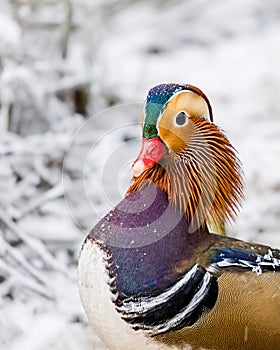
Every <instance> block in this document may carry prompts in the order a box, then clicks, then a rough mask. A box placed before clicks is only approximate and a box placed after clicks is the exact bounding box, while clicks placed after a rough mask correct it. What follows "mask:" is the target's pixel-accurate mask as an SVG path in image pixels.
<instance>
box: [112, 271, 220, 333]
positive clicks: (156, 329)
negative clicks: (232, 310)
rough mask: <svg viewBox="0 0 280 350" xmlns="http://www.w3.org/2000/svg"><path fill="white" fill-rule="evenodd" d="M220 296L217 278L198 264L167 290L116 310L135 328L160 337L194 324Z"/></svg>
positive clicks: (132, 299)
mask: <svg viewBox="0 0 280 350" xmlns="http://www.w3.org/2000/svg"><path fill="white" fill-rule="evenodd" d="M217 293H218V286H217V281H216V278H215V277H214V276H212V275H211V274H210V273H209V272H207V271H206V270H205V269H204V268H203V267H201V266H199V265H197V264H196V265H194V266H193V267H192V268H191V269H190V270H189V271H188V272H187V273H186V274H185V275H184V276H183V277H182V278H181V279H180V280H179V281H177V282H176V283H175V284H174V285H173V286H172V287H170V288H169V289H167V290H166V291H163V292H162V293H159V294H157V295H149V296H144V295H137V296H133V297H130V298H127V299H125V300H123V301H122V303H121V305H117V304H116V309H117V310H118V311H119V312H120V313H121V315H122V318H123V319H124V320H125V321H126V322H128V323H130V324H131V325H132V327H133V329H135V330H138V329H141V330H143V331H145V332H146V333H148V334H150V335H157V334H161V333H165V332H167V331H169V330H175V329H180V328H182V327H184V326H186V325H187V326H191V325H192V324H194V323H195V322H196V321H197V319H198V318H199V317H200V315H201V314H202V313H203V312H205V311H206V310H207V309H210V308H212V307H213V306H214V304H215V302H216V299H217Z"/></svg>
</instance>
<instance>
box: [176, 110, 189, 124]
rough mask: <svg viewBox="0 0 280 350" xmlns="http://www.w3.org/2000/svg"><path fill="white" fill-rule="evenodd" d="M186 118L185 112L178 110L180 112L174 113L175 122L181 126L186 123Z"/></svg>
mask: <svg viewBox="0 0 280 350" xmlns="http://www.w3.org/2000/svg"><path fill="white" fill-rule="evenodd" d="M187 118H188V117H187V115H186V113H185V112H180V113H178V114H177V115H176V118H175V122H176V124H177V125H180V126H182V125H185V124H186V122H187Z"/></svg>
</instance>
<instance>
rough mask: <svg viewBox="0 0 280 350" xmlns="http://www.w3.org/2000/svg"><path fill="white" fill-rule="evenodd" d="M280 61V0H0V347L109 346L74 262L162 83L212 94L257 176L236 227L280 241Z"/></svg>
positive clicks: (118, 185) (121, 177)
mask: <svg viewBox="0 0 280 350" xmlns="http://www.w3.org/2000/svg"><path fill="white" fill-rule="evenodd" d="M279 62H280V2H279V1H278V0H266V1H263V0H247V1H246V2H244V1H241V0H228V1H224V0H214V1H211V2H209V1H207V0H197V1H193V0H185V1H184V0H150V1H144V0H123V1H120V0H92V1H90V0H60V1H54V0H40V1H39V0H0V308H1V313H0V349H5V350H18V349H22V350H45V349H55V350H74V349H75V350H76V349H80V350H89V349H97V350H98V349H100V350H101V349H104V347H103V346H102V344H101V343H100V342H99V340H98V338H97V337H96V336H95V334H94V333H93V331H92V330H91V329H89V327H88V325H87V321H86V318H85V315H84V313H83V310H82V307H81V303H80V300H79V294H78V288H77V280H76V267H77V259H78V254H79V249H80V247H81V244H82V242H83V239H84V237H85V235H86V232H88V230H89V229H90V227H91V226H93V225H94V224H95V223H96V221H97V220H98V218H99V217H101V216H102V215H103V214H104V213H105V212H106V211H107V210H108V209H109V208H110V207H112V205H114V204H116V203H117V202H118V201H119V200H120V198H121V197H122V196H123V195H124V193H125V190H126V189H127V187H128V186H129V182H130V176H131V174H130V164H131V162H132V161H133V159H134V158H135V157H136V155H137V152H138V148H139V141H140V135H141V134H140V126H139V122H140V119H141V104H140V103H139V102H142V101H143V100H144V98H145V94H146V92H147V90H148V89H149V88H150V87H152V86H154V85H156V84H159V83H167V82H179V83H190V84H193V85H197V86H198V87H200V88H201V89H202V90H203V91H204V92H205V93H206V95H207V96H208V97H209V99H210V101H211V102H212V106H213V110H214V119H215V122H216V123H217V124H218V125H219V126H220V127H221V128H222V129H223V130H225V131H226V133H227V135H228V137H229V139H230V140H231V141H232V143H233V145H234V146H235V148H236V149H237V150H238V152H239V155H240V158H241V160H242V163H243V168H244V173H245V177H246V189H245V196H246V197H245V202H244V205H243V208H242V210H241V213H240V215H239V217H238V219H237V220H236V222H235V223H233V224H231V225H230V226H229V227H228V231H229V234H231V235H233V236H235V237H238V238H241V239H245V240H251V241H255V242H260V243H266V244H270V245H272V246H275V247H277V246H278V247H279V248H280V225H279V221H280V166H279V161H280V102H279V101H280V73H279V71H280V63H279Z"/></svg>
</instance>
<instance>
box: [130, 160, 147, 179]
mask: <svg viewBox="0 0 280 350" xmlns="http://www.w3.org/2000/svg"><path fill="white" fill-rule="evenodd" d="M144 170H145V163H144V162H143V160H142V159H137V160H136V161H135V163H134V164H133V165H132V174H133V176H134V177H139V176H140V175H141V174H142V173H143V171H144Z"/></svg>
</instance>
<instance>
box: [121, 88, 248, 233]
mask: <svg viewBox="0 0 280 350" xmlns="http://www.w3.org/2000/svg"><path fill="white" fill-rule="evenodd" d="M142 127H143V138H142V147H141V150H140V153H139V155H138V157H137V159H136V160H135V162H134V163H133V166H132V172H133V183H132V185H131V186H130V188H129V190H128V192H132V191H136V190H139V189H141V188H143V187H144V186H147V185H149V184H151V183H155V184H156V185H157V186H159V187H160V188H161V189H162V190H163V191H165V192H166V193H167V195H168V198H169V200H170V201H171V203H172V205H173V206H174V207H175V208H177V209H178V210H180V211H181V212H185V214H186V216H187V219H188V220H189V222H193V223H194V224H195V225H196V226H198V227H202V226H204V224H205V223H208V224H209V223H210V222H214V224H215V225H217V226H220V225H224V224H225V222H226V221H227V220H230V219H233V218H234V216H235V215H236V213H237V211H238V208H239V204H240V201H241V199H242V198H243V179H242V171H241V167H240V162H239V160H238V157H237V155H236V151H235V149H234V148H233V146H232V145H231V143H230V142H229V140H228V139H227V137H226V136H225V134H224V133H223V132H222V131H221V130H220V129H219V128H218V127H217V126H216V125H215V124H214V123H213V115H212V108H211V105H210V102H209V100H208V98H207V97H206V95H205V94H204V93H203V92H202V91H201V90H200V89H198V88H197V87H194V86H192V85H180V84H162V85H158V86H156V87H153V88H152V89H150V90H149V92H148V95H147V98H146V101H145V103H144V109H143V122H142Z"/></svg>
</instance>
